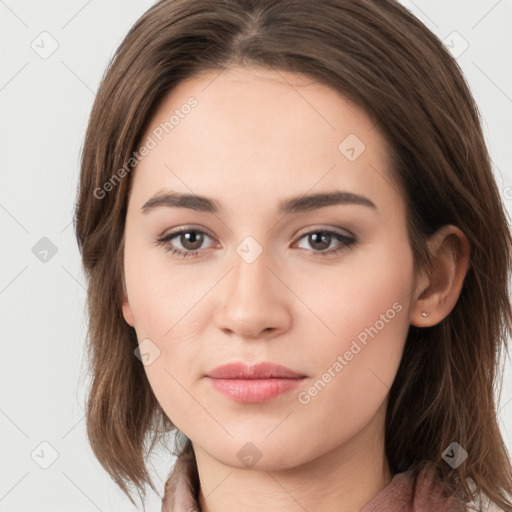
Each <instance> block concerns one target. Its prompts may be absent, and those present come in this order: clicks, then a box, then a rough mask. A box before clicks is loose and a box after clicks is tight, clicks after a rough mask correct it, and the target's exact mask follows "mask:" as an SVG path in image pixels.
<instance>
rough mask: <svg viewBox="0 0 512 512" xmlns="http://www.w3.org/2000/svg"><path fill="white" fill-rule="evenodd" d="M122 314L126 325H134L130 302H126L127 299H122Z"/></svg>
mask: <svg viewBox="0 0 512 512" xmlns="http://www.w3.org/2000/svg"><path fill="white" fill-rule="evenodd" d="M122 307H123V316H124V319H125V321H126V323H127V324H128V325H131V326H132V327H135V320H134V318H133V312H132V308H131V307H130V304H128V300H126V299H123V306H122Z"/></svg>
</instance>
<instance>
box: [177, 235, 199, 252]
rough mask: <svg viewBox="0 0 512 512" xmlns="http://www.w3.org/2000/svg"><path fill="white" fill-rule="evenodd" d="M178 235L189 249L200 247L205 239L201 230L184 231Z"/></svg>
mask: <svg viewBox="0 0 512 512" xmlns="http://www.w3.org/2000/svg"><path fill="white" fill-rule="evenodd" d="M178 236H179V240H180V242H181V245H182V246H183V247H184V248H185V249H187V250H189V251H196V250H197V249H200V248H201V245H202V244H203V241H204V234H203V233H201V232H200V231H184V232H182V233H181V234H179V235H178Z"/></svg>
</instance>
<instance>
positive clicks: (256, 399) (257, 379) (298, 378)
mask: <svg viewBox="0 0 512 512" xmlns="http://www.w3.org/2000/svg"><path fill="white" fill-rule="evenodd" d="M305 377H306V375H303V374H300V373H297V372H294V371H293V370H290V369H289V368H286V367H285V366H281V365H278V364H274V363H269V362H263V363H258V364H255V365H252V366H248V365H246V364H245V363H242V362H234V363H228V364H224V365H221V366H218V367H217V368H214V369H213V370H210V371H209V372H208V373H207V374H206V376H205V378H206V379H207V380H208V382H210V384H211V385H212V387H213V388H214V389H216V390H217V391H219V392H221V393H223V394H225V395H227V396H228V397H230V398H232V399H233V400H236V401H238V402H248V403H260V402H266V401H268V400H272V399H273V398H275V397H276V396H278V395H280V394H281V393H284V392H286V391H289V390H291V389H293V388H295V387H297V386H298V385H299V384H300V383H301V382H302V380H303V379H304V378H305Z"/></svg>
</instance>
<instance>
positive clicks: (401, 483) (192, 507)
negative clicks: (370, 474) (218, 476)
mask: <svg viewBox="0 0 512 512" xmlns="http://www.w3.org/2000/svg"><path fill="white" fill-rule="evenodd" d="M198 491H199V478H198V474H197V466H196V462H195V458H194V455H193V454H192V453H185V454H184V455H183V456H182V457H180V458H178V460H177V462H176V464H175V466H174V468H173V471H172V474H171V476H170V477H169V479H168V480H167V482H166V484H165V493H164V499H163V500H162V509H161V512H201V509H200V508H199V504H198V501H197V500H198V498H197V496H198ZM469 510H472V509H470V508H466V506H465V505H464V504H463V503H462V501H460V500H456V499H455V498H454V497H451V498H449V499H446V498H444V497H443V495H442V490H441V487H440V484H439V483H438V482H437V481H436V480H435V479H434V476H433V473H432V472H430V471H427V470H425V471H423V472H421V473H420V475H419V476H418V479H417V481H416V482H415V481H414V478H413V477H412V472H411V471H404V472H401V473H397V474H396V475H395V476H394V477H393V479H392V480H391V482H389V484H388V485H386V487H384V488H383V489H382V490H381V491H380V492H379V493H377V495H376V496H374V497H373V498H372V499H371V500H370V501H369V502H368V503H366V504H365V505H364V506H363V507H361V508H360V509H359V510H358V512H466V511H469ZM483 510H487V511H488V512H499V511H500V510H501V509H498V508H497V507H496V508H493V507H492V506H491V507H490V508H488V509H487V508H484V509H483Z"/></svg>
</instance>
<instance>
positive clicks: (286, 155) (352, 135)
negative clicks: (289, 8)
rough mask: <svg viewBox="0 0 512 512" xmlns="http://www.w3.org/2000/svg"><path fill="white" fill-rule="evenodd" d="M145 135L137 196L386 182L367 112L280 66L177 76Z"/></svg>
mask: <svg viewBox="0 0 512 512" xmlns="http://www.w3.org/2000/svg"><path fill="white" fill-rule="evenodd" d="M190 105H194V106H193V107H191V106H190ZM149 139H152V140H153V141H154V143H155V146H154V148H153V149H151V151H150V152H149V154H147V156H145V157H144V158H142V159H141V161H140V163H139V164H138V166H137V169H136V172H135V173H134V174H135V176H134V177H133V178H134V181H135V183H134V187H133V188H134V191H135V193H137V194H138V193H140V194H141V197H140V201H142V199H143V198H142V195H144V196H146V198H147V196H148V194H154V192H155V191H156V189H158V188H164V187H167V188H175V189H177V190H179V191H181V192H188V193H197V194H204V195H210V196H212V195H213V196H218V197H220V196H222V195H223V193H224V194H225V193H227V192H229V191H230V190H231V191H232V192H233V191H236V190H238V191H240V190H241V189H245V190H248V191H249V192H251V193H252V195H257V194H264V195H266V196H268V195H269V194H271V193H272V192H276V193H278V192H279V191H281V190H286V191H288V192H290V193H293V192H297V193H300V192H301V191H302V192H305V191H306V190H308V189H311V188H312V187H319V188H321V189H322V190H325V189H329V188H340V187H341V188H344V189H350V190H351V191H352V192H354V193H357V192H358V191H359V192H361V189H362V188H364V189H365V192H368V188H370V189H373V190H374V193H377V192H378V193H379V194H380V195H382V194H383V193H384V194H385V193H386V191H385V190H383V189H382V187H383V185H385V184H387V185H388V187H389V186H390V185H391V180H390V177H389V176H388V167H389V155H388V148H387V143H386V141H385V139H384V137H383V136H382V135H381V134H380V132H379V130H378V129H377V127H376V126H375V125H374V123H373V121H372V120H371V119H370V118H369V117H368V116H367V115H366V113H365V112H364V111H363V110H362V109H360V108H359V107H358V106H356V105H355V104H354V103H352V102H351V101H350V100H348V99H347V98H346V97H344V96H343V95H341V94H340V93H339V92H337V91H336V90H334V89H332V88H330V87H328V86H326V85H324V84H321V83H318V82H317V81H315V80H314V79H312V78H310V77H306V76H304V75H299V74H295V73H290V72H285V71H275V70H268V69H263V68H256V67H246V68H240V67H238V68H228V69H225V70H210V71H205V72H202V73H200V74H197V75H195V76H193V77H192V78H189V79H187V80H185V81H182V82H180V83H179V84H178V85H177V86H176V87H175V88H174V89H173V90H172V91H171V92H170V93H169V94H168V95H167V96H166V97H165V98H164V99H163V101H162V102H161V104H160V105H159V108H158V109H157V111H156V113H155V114H154V116H153V118H152V119H151V121H150V123H149V125H148V128H147V130H146V133H145V135H144V137H143V140H142V143H144V142H145V141H147V140H149ZM379 187H380V190H378V189H379ZM357 189H359V190H357ZM206 190H207V192H208V193H205V192H206ZM370 192H371V190H370ZM389 193H393V190H390V191H389ZM279 195H280V196H282V194H279ZM287 195H289V194H287ZM234 196H235V197H233V199H236V194H234Z"/></svg>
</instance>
